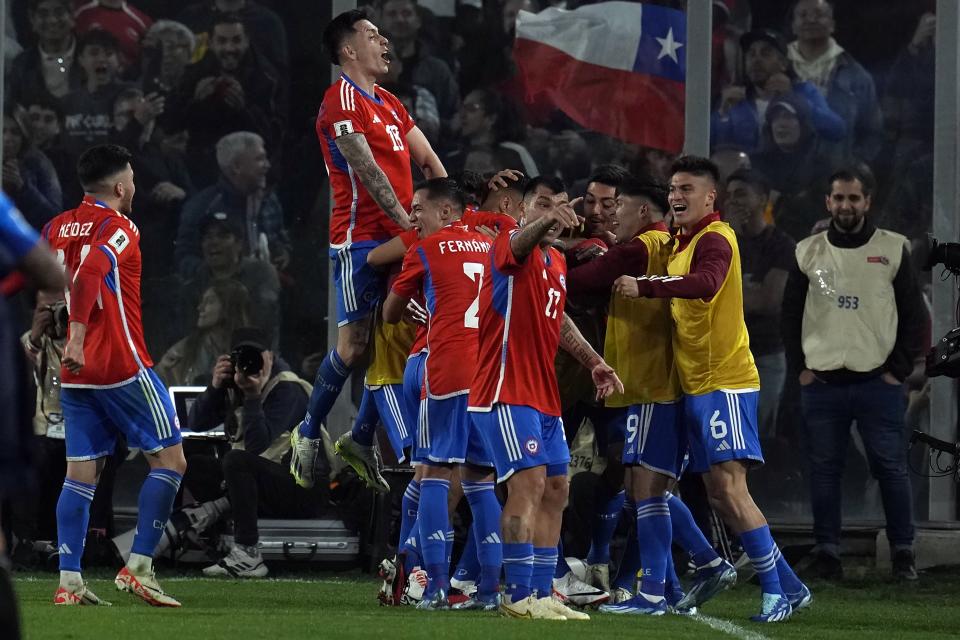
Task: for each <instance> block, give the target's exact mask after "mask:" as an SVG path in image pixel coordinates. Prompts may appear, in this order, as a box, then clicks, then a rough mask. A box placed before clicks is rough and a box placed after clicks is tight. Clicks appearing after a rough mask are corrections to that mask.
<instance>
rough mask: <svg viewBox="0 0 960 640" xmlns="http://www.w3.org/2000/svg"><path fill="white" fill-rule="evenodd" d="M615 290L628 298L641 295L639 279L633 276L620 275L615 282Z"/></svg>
mask: <svg viewBox="0 0 960 640" xmlns="http://www.w3.org/2000/svg"><path fill="white" fill-rule="evenodd" d="M613 290H614V291H615V292H616V293H619V294H620V295H622V296H626V297H627V298H639V297H640V285H639V283H638V282H637V279H636V278H634V277H632V276H620V277H619V278H617V281H616V282H614V283H613Z"/></svg>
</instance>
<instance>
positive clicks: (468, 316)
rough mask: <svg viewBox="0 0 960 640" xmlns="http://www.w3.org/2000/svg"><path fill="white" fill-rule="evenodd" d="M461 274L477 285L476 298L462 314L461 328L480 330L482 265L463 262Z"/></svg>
mask: <svg viewBox="0 0 960 640" xmlns="http://www.w3.org/2000/svg"><path fill="white" fill-rule="evenodd" d="M463 273H464V275H465V276H467V277H468V278H470V280H471V281H473V282H476V283H477V297H476V298H474V299H473V302H472V303H471V304H470V306H469V307H467V311H466V313H464V314H463V326H465V327H466V328H468V329H479V328H480V287H482V286H483V265H482V264H480V263H479V262H464V263H463Z"/></svg>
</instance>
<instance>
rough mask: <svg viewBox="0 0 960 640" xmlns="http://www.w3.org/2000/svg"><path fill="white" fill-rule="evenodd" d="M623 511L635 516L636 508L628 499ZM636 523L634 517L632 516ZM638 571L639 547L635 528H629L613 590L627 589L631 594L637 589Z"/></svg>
mask: <svg viewBox="0 0 960 640" xmlns="http://www.w3.org/2000/svg"><path fill="white" fill-rule="evenodd" d="M623 510H624V511H625V512H626V511H628V510H629V512H630V513H632V514H636V513H637V507H636V505H635V504H634V502H633V500H630V499H629V498H628V499H627V500H626V502H624V503H623ZM633 520H634V521H636V515H634V516H633ZM638 571H640V546H639V543H638V542H637V528H636V526H632V527H630V531H629V533H627V541H626V544H625V545H624V547H623V557H622V558H620V566H619V567H618V569H617V577H616V578H614V580H613V585H612V586H613V588H614V589H617V588H623V589H627V590H628V591H630V592H631V593H633V592H634V591H635V590H636V588H637V572H638Z"/></svg>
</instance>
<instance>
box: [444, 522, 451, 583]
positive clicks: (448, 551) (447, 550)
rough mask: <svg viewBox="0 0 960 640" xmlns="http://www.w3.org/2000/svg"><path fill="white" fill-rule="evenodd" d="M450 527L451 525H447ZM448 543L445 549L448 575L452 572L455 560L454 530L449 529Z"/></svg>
mask: <svg viewBox="0 0 960 640" xmlns="http://www.w3.org/2000/svg"><path fill="white" fill-rule="evenodd" d="M447 526H450V525H447ZM445 535H446V536H447V543H446V544H445V545H444V547H443V552H444V554H446V555H445V556H444V557H445V558H446V559H447V573H448V574H449V572H450V562H451V560H452V558H453V529H447V533H446V534H445Z"/></svg>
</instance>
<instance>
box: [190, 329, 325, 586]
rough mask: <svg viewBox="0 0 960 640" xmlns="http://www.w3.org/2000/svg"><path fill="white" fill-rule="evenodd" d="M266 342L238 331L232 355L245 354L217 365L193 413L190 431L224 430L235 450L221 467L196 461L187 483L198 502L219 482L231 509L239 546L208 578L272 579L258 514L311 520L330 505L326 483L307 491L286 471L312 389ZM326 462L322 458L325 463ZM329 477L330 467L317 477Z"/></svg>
mask: <svg viewBox="0 0 960 640" xmlns="http://www.w3.org/2000/svg"><path fill="white" fill-rule="evenodd" d="M268 344H269V341H268V340H267V339H266V336H265V334H264V333H263V331H261V330H260V329H255V328H250V327H242V328H240V329H237V330H236V331H234V332H233V335H232V337H231V340H230V346H231V353H232V354H237V353H238V352H240V350H245V351H244V353H243V355H242V356H241V357H238V358H236V359H235V360H234V359H233V357H232V356H231V355H221V356H220V357H219V358H218V359H217V361H216V364H215V365H214V367H213V379H212V381H211V383H210V385H209V386H208V387H207V389H206V391H204V392H203V394H202V395H201V396H200V397H199V398H197V400H196V402H195V403H194V404H193V407H191V409H190V418H189V419H190V425H191V427H192V428H194V429H196V430H207V429H212V428H213V427H215V426H217V425H219V424H223V425H224V428H225V430H226V431H227V434H228V436H229V438H230V442H231V445H232V448H231V450H230V451H229V452H227V454H226V455H225V456H224V457H223V462H222V463H221V462H220V461H219V460H217V459H216V458H213V457H212V456H209V457H201V456H192V457H191V459H190V466H189V469H190V471H188V472H187V477H186V478H184V480H185V481H186V483H187V486H188V487H189V488H190V491H191V492H192V493H193V494H194V495H195V496H198V497H201V496H202V497H201V499H202V500H212V499H214V498H215V497H217V494H218V493H219V486H220V478H221V477H222V479H223V482H224V484H225V485H226V492H227V497H228V498H229V499H230V506H231V507H232V509H233V520H234V546H233V547H232V548H231V549H230V553H229V554H228V555H227V556H226V557H225V558H223V559H222V560H221V561H220V562H219V563H217V564H215V565H212V566H210V567H207V568H206V569H204V570H203V572H204V574H205V575H208V576H224V577H246V578H261V577H263V576H265V575H267V567H266V565H264V564H263V558H262V557H261V555H260V550H259V549H258V548H257V542H258V539H259V536H258V532H257V516H258V515H259V516H265V517H274V518H308V517H311V516H315V515H317V513H318V510H319V509H320V508H322V506H323V503H324V502H325V497H324V493H323V491H324V484H325V483H318V489H315V490H307V489H302V488H301V487H299V486H297V484H296V482H295V481H294V479H293V476H291V475H290V472H289V471H288V470H287V467H288V465H289V459H290V453H289V452H290V431H291V430H292V429H293V428H294V427H295V426H296V425H297V423H298V422H300V419H301V418H302V417H303V414H304V412H305V411H306V409H307V399H308V398H309V396H310V392H311V387H310V384H309V383H307V382H305V381H304V380H301V379H300V378H298V377H297V376H296V374H294V373H293V372H291V371H290V367H289V366H287V363H286V362H284V361H283V360H282V359H281V358H280V357H279V356H275V355H274V353H273V352H272V351H271V350H270V348H269V346H268ZM254 356H257V357H259V360H260V362H259V363H257V362H253V361H251V362H250V363H249V366H251V367H252V368H247V358H251V359H252V360H256V359H257V358H256V357H254ZM257 365H259V366H257ZM325 461H326V458H325V457H324V456H321V464H323V463H324V462H325ZM327 473H328V468H327V469H325V470H324V471H322V472H321V473H320V476H321V477H322V476H324V475H326V474H327ZM204 485H205V486H204ZM195 489H196V490H195Z"/></svg>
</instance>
